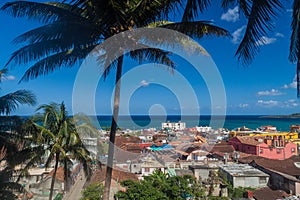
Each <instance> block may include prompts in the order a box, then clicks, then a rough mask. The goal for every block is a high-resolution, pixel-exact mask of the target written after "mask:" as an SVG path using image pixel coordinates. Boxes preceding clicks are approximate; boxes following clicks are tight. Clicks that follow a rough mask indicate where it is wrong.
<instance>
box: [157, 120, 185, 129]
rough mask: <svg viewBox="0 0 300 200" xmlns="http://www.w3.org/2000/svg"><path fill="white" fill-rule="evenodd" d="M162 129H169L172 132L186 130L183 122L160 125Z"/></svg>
mask: <svg viewBox="0 0 300 200" xmlns="http://www.w3.org/2000/svg"><path fill="white" fill-rule="evenodd" d="M161 127H162V129H171V130H173V131H182V130H184V129H185V128H186V126H185V122H181V121H179V122H169V121H168V122H163V123H161Z"/></svg>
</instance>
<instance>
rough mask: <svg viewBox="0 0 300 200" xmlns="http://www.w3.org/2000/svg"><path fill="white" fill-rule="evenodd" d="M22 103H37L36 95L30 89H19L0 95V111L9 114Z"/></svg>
mask: <svg viewBox="0 0 300 200" xmlns="http://www.w3.org/2000/svg"><path fill="white" fill-rule="evenodd" d="M20 104H27V105H31V106H33V105H35V104H36V96H35V95H34V94H33V93H32V92H31V91H29V90H17V91H16V92H13V93H9V94H7V95H4V96H2V97H0V113H1V114H7V115H8V114H9V113H11V112H12V111H15V110H16V109H17V108H18V107H19V105H20Z"/></svg>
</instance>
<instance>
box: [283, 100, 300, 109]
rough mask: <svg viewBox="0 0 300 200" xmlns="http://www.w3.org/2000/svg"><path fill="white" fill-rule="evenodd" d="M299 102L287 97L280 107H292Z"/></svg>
mask: <svg viewBox="0 0 300 200" xmlns="http://www.w3.org/2000/svg"><path fill="white" fill-rule="evenodd" d="M298 105H299V104H298V102H297V101H296V100H295V99H289V100H287V101H284V102H283V105H282V107H284V108H294V107H297V106H298Z"/></svg>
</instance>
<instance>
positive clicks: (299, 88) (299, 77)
mask: <svg viewBox="0 0 300 200" xmlns="http://www.w3.org/2000/svg"><path fill="white" fill-rule="evenodd" d="M296 78H297V97H298V98H299V97H300V56H298V59H297V71H296Z"/></svg>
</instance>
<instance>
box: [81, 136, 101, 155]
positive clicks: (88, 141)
mask: <svg viewBox="0 0 300 200" xmlns="http://www.w3.org/2000/svg"><path fill="white" fill-rule="evenodd" d="M81 140H82V142H83V144H84V146H85V147H86V148H87V150H88V151H89V152H90V153H91V155H92V157H93V158H96V157H97V153H98V149H97V141H98V139H97V138H82V139H81Z"/></svg>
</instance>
